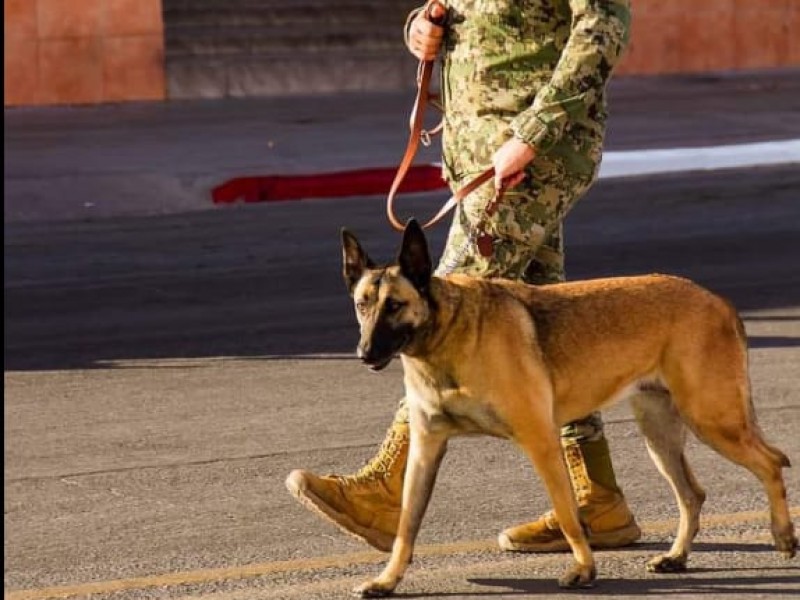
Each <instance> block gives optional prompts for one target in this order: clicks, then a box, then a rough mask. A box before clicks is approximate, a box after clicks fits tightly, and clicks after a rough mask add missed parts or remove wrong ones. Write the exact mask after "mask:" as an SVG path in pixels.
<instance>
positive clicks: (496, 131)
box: [438, 0, 630, 443]
mask: <svg viewBox="0 0 800 600" xmlns="http://www.w3.org/2000/svg"><path fill="white" fill-rule="evenodd" d="M447 6H448V22H447V27H446V36H445V39H444V44H443V50H444V54H443V64H442V84H441V88H442V99H443V102H444V106H445V118H444V130H443V134H442V135H443V138H442V150H443V163H444V175H445V177H446V179H447V180H448V181H449V182H450V185H451V187H452V188H453V189H458V188H460V187H463V186H464V185H466V184H467V183H468V182H469V181H470V180H472V179H474V178H475V177H476V176H477V175H479V174H480V173H481V172H483V171H484V170H485V169H486V168H487V167H488V166H490V165H491V162H492V155H493V154H494V152H495V151H496V150H497V149H498V148H499V147H500V146H501V145H502V144H503V142H505V141H506V140H507V139H509V138H510V137H511V136H516V137H517V138H519V139H521V140H523V141H525V142H528V143H529V144H531V145H532V146H533V147H534V148H536V158H535V159H534V160H533V161H532V162H531V164H530V165H528V168H527V169H526V178H525V180H524V181H523V182H522V183H521V184H520V185H518V186H517V187H515V188H513V189H511V190H508V191H507V192H506V193H505V195H504V196H503V201H502V203H501V204H500V205H499V208H498V210H497V212H495V213H494V215H493V216H492V217H490V219H489V221H488V229H489V232H490V233H491V234H492V235H493V237H494V239H495V245H494V252H493V255H492V256H490V257H488V258H487V257H484V256H481V254H480V253H479V252H478V250H477V247H476V245H475V244H474V243H473V242H472V241H471V240H470V233H471V232H474V229H475V225H476V224H477V223H478V221H479V220H480V219H481V218H482V217H483V216H484V209H485V207H486V205H487V203H488V202H489V200H490V199H491V198H492V196H493V195H494V186H493V183H492V182H489V183H487V184H486V185H484V186H482V187H481V188H479V189H478V190H476V191H475V192H474V193H472V194H471V195H469V196H468V197H467V198H466V199H465V200H464V201H463V202H462V203H461V204H460V205H459V207H458V209H457V211H456V214H455V216H454V217H453V222H452V225H451V226H450V231H449V234H448V238H447V243H446V245H445V249H444V254H443V255H442V258H441V261H440V263H439V268H438V271H439V273H445V272H453V271H458V272H461V273H468V274H470V275H476V276H479V277H507V278H511V279H523V280H525V281H527V282H529V283H535V284H546V283H555V282H559V281H563V280H564V244H563V228H562V223H563V220H564V218H565V217H566V215H567V213H568V212H569V210H570V209H571V208H572V207H573V206H574V205H575V203H576V202H577V201H578V199H580V198H581V196H583V194H584V193H585V192H586V191H587V190H588V189H589V187H590V186H591V185H592V183H593V182H594V180H595V178H596V177H597V172H598V170H599V167H600V160H601V156H602V147H603V137H604V134H605V122H606V116H607V114H606V98H605V86H606V83H607V82H608V79H609V77H610V75H611V72H612V70H613V68H614V65H615V64H616V63H617V61H618V59H619V58H620V56H621V54H622V51H623V50H624V48H625V45H626V43H627V40H628V30H629V24H630V0H523V1H521V2H519V1H513V0H450V1H449V2H448V3H447ZM602 429H603V424H602V420H601V419H600V415H599V414H597V413H596V414H593V415H592V416H590V417H589V418H587V419H585V420H582V421H580V422H578V423H573V424H570V425H567V426H566V427H564V429H563V430H562V437H563V438H565V442H567V443H569V442H572V443H578V442H584V441H593V440H595V439H597V438H599V437H600V436H601V435H602Z"/></svg>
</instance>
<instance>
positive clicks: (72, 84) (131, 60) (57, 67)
mask: <svg viewBox="0 0 800 600" xmlns="http://www.w3.org/2000/svg"><path fill="white" fill-rule="evenodd" d="M4 16H5V23H4V29H5V55H4V61H5V74H4V83H5V105H6V106H9V105H31V104H94V103H99V102H118V101H123V100H160V99H163V98H164V97H165V83H164V28H163V22H162V16H161V0H4Z"/></svg>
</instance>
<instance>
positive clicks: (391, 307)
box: [385, 298, 406, 313]
mask: <svg viewBox="0 0 800 600" xmlns="http://www.w3.org/2000/svg"><path fill="white" fill-rule="evenodd" d="M405 305H406V303H405V302H398V301H397V300H392V299H391V298H389V299H388V300H387V301H386V304H385V306H386V312H389V313H396V312H397V311H398V310H400V309H401V308H403V307H404V306H405Z"/></svg>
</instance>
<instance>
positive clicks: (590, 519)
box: [498, 438, 642, 552]
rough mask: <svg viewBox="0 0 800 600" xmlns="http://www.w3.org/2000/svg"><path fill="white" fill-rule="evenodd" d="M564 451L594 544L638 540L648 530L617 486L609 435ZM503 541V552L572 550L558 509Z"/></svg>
mask: <svg viewBox="0 0 800 600" xmlns="http://www.w3.org/2000/svg"><path fill="white" fill-rule="evenodd" d="M564 455H565V458H566V460H567V467H568V468H569V473H570V479H571V480H572V485H573V487H574V489H575V493H576V496H577V499H578V514H579V516H580V519H581V522H582V523H583V524H584V526H585V528H586V533H587V536H588V539H589V545H590V546H592V547H593V548H619V547H622V546H628V545H630V544H632V543H633V542H635V541H636V540H638V539H639V538H640V537H641V536H642V532H641V530H640V529H639V526H638V525H637V524H636V520H635V519H634V517H633V515H632V514H631V512H630V510H628V505H627V504H626V502H625V497H624V496H623V495H622V492H621V491H620V489H619V487H617V482H616V479H615V477H614V471H613V468H612V466H611V457H610V454H609V451H608V442H607V441H606V439H605V438H601V439H599V440H595V441H591V442H581V443H574V442H573V443H568V444H565V446H564ZM599 482H602V483H599ZM498 543H499V544H500V547H501V548H502V549H503V550H509V551H515V552H563V551H566V550H569V549H570V548H569V544H568V543H567V540H566V538H565V537H564V534H563V533H562V532H561V527H560V526H559V524H558V520H557V519H556V516H555V514H554V512H553V511H552V510H551V511H549V512H547V513H545V514H544V515H542V516H541V517H539V519H538V520H536V521H533V522H532V523H525V524H523V525H518V526H516V527H510V528H509V529H506V530H505V531H503V532H502V533H501V534H500V536H499V538H498Z"/></svg>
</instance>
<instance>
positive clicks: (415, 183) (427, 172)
mask: <svg viewBox="0 0 800 600" xmlns="http://www.w3.org/2000/svg"><path fill="white" fill-rule="evenodd" d="M394 175H395V169H390V168H378V169H356V170H353V171H340V172H336V173H318V174H314V175H268V176H264V177H237V178H235V179H231V180H229V181H226V182H225V183H223V184H221V185H218V186H217V187H215V188H214V189H213V190H212V191H211V198H212V199H213V201H214V204H231V203H233V202H236V201H239V200H241V201H244V202H276V201H284V200H301V199H306V198H341V197H346V196H370V195H376V194H387V193H388V192H389V188H390V187H391V185H392V180H393V179H394ZM446 187H447V184H446V183H445V181H444V180H443V179H442V169H441V167H438V166H436V165H417V166H413V167H411V168H410V169H409V170H408V174H407V175H406V178H405V179H404V180H403V184H402V185H401V186H400V190H399V191H400V193H412V192H429V191H433V190H438V189H442V188H446Z"/></svg>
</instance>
